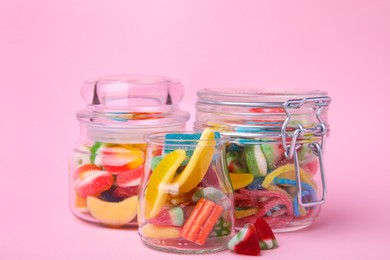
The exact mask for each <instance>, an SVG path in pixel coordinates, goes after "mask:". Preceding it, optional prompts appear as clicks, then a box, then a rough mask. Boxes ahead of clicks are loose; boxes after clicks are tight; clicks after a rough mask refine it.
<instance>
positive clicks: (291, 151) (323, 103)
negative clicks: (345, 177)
mask: <svg viewBox="0 0 390 260" xmlns="http://www.w3.org/2000/svg"><path fill="white" fill-rule="evenodd" d="M330 101H331V99H330V97H316V98H305V99H293V100H287V101H286V102H285V103H284V105H283V106H284V110H285V112H286V115H287V118H286V120H285V121H284V123H283V125H282V133H281V134H282V135H281V137H282V144H283V147H284V153H285V156H286V158H288V159H292V158H293V160H294V166H295V174H296V179H297V186H298V203H299V205H301V206H303V207H312V206H316V205H320V204H323V203H324V202H325V200H326V194H327V192H326V183H325V168H324V162H323V156H322V154H323V150H324V146H325V135H326V133H327V127H326V124H325V122H324V121H323V120H322V118H321V113H322V110H323V109H324V108H325V107H327V106H328V105H329V104H330ZM307 103H314V105H315V106H316V107H317V112H316V118H317V120H318V124H317V125H316V126H314V127H306V128H305V127H304V126H303V125H301V124H298V125H296V126H295V130H294V132H293V134H292V137H291V143H290V144H288V143H287V127H288V124H289V122H290V120H291V117H292V116H291V113H290V109H299V108H301V107H302V106H303V105H304V104H307ZM305 133H312V134H314V135H315V136H320V137H321V142H320V143H318V142H313V143H310V144H309V147H310V148H311V150H312V152H313V154H314V155H315V156H317V157H318V160H319V164H320V172H321V185H322V197H321V199H319V200H317V201H312V202H306V203H304V202H303V201H302V183H301V177H300V167H299V159H298V152H297V150H298V149H299V148H300V146H301V144H298V143H297V140H298V138H299V137H302V136H303V135H304V134H305Z"/></svg>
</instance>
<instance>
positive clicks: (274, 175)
mask: <svg viewBox="0 0 390 260" xmlns="http://www.w3.org/2000/svg"><path fill="white" fill-rule="evenodd" d="M197 94H198V101H197V103H196V121H195V123H194V129H195V130H197V131H199V130H202V129H205V128H212V129H213V130H216V131H219V132H220V133H221V135H225V136H229V137H230V141H229V143H228V145H227V147H226V164H227V167H228V171H229V175H230V179H231V182H232V186H233V188H234V190H235V194H234V206H235V219H236V225H235V226H236V228H237V229H239V228H240V227H243V226H244V225H245V224H246V223H253V222H254V221H255V220H256V218H258V217H262V218H264V219H265V220H266V221H267V222H268V224H269V225H270V226H271V228H272V229H273V230H274V231H276V232H284V231H294V230H298V229H302V228H305V227H307V226H309V225H310V224H312V223H313V221H314V220H315V219H316V218H317V216H318V214H319V212H320V207H321V206H320V205H321V204H323V203H324V202H325V200H326V184H325V167H324V162H323V152H324V147H325V139H326V137H327V135H328V133H329V125H328V122H327V111H328V107H329V104H330V101H331V99H330V97H328V96H327V93H326V92H325V91H321V90H292V91H290V90H272V89H268V90H267V89H265V90H255V89H252V90H251V89H204V90H201V91H199V92H198V93H197Z"/></svg>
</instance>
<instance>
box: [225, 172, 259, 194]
mask: <svg viewBox="0 0 390 260" xmlns="http://www.w3.org/2000/svg"><path fill="white" fill-rule="evenodd" d="M253 178H254V177H253V175H252V174H250V173H230V181H231V182H232V185H233V189H234V190H238V189H241V188H245V187H246V186H248V185H249V184H251V183H252V181H253Z"/></svg>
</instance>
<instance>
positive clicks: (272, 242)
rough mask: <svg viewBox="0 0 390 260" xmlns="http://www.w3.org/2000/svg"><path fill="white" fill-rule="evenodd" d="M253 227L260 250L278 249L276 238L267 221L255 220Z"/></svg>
mask: <svg viewBox="0 0 390 260" xmlns="http://www.w3.org/2000/svg"><path fill="white" fill-rule="evenodd" d="M255 227H256V231H257V236H258V238H259V241H260V248H261V249H273V248H277V247H278V241H277V240H276V237H275V235H274V233H273V232H272V229H271V227H270V226H269V225H268V223H267V221H265V220H264V219H263V218H257V219H256V222H255Z"/></svg>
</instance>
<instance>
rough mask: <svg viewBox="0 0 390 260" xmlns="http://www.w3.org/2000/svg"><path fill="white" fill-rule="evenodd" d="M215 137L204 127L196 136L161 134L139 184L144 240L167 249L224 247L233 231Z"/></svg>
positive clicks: (230, 201) (230, 204)
mask: <svg viewBox="0 0 390 260" xmlns="http://www.w3.org/2000/svg"><path fill="white" fill-rule="evenodd" d="M217 138H219V136H218V134H217V133H214V132H213V131H211V130H209V129H206V130H204V131H203V133H202V134H201V135H198V136H197V135H196V134H167V135H165V139H166V141H165V144H164V147H162V148H161V149H160V151H159V152H155V153H154V156H153V157H152V158H151V160H150V161H148V162H149V165H150V173H149V175H147V176H145V177H146V181H145V185H144V186H143V184H141V193H140V194H143V195H142V196H141V195H140V196H141V198H140V228H139V233H140V236H141V238H142V239H143V241H144V242H145V243H146V244H147V245H149V246H152V247H160V248H161V247H163V248H164V247H167V248H171V249H172V250H173V251H186V250H188V251H191V250H193V251H196V250H206V251H208V250H209V251H216V250H222V249H224V248H225V247H226V243H227V241H228V240H229V239H230V238H231V236H232V235H233V232H232V228H233V227H232V224H233V220H234V213H233V190H232V189H231V188H230V185H229V181H228V178H227V176H226V174H225V173H224V172H221V170H219V169H221V167H222V164H223V162H222V160H221V157H218V156H219V153H218V152H217V149H218V148H216V139H217ZM175 139H176V140H180V141H175ZM194 139H199V140H200V141H199V143H198V142H197V140H196V141H194ZM150 149H151V150H153V151H154V148H150ZM148 162H147V163H148ZM148 170H149V169H148ZM226 184H227V185H226ZM176 249H177V250H176Z"/></svg>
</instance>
